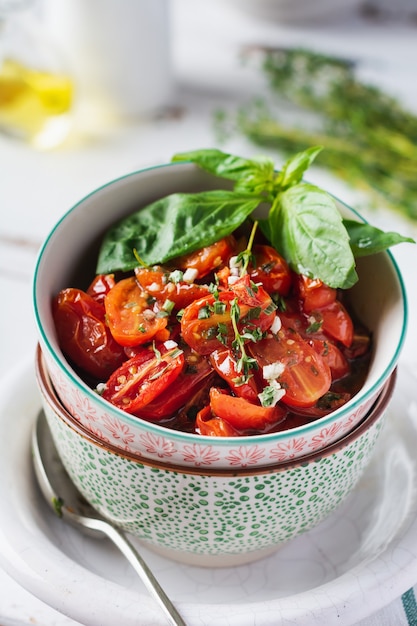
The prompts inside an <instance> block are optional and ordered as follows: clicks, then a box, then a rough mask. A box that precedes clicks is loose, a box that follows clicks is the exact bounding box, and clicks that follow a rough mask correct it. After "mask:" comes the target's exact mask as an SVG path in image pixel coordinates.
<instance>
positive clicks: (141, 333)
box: [104, 276, 168, 346]
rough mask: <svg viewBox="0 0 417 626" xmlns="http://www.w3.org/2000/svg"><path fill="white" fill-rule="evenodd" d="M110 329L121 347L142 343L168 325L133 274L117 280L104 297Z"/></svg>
mask: <svg viewBox="0 0 417 626" xmlns="http://www.w3.org/2000/svg"><path fill="white" fill-rule="evenodd" d="M104 306H105V309H106V319H107V323H108V325H109V328H110V332H111V334H112V335H113V337H114V338H115V339H116V341H117V342H118V343H119V344H120V345H121V346H137V345H139V344H144V343H147V342H148V341H150V340H151V339H153V338H154V337H155V336H157V335H158V332H159V331H161V330H163V329H164V328H165V327H166V325H167V321H168V319H167V316H163V314H162V312H161V311H160V310H159V309H158V307H156V306H155V305H154V304H152V303H151V304H150V303H149V298H148V295H147V293H146V292H144V291H143V290H142V289H141V288H140V287H139V285H138V283H137V282H136V279H135V277H134V276H131V277H129V278H124V279H123V280H120V281H119V282H118V283H116V285H115V286H114V287H113V289H111V290H110V291H109V293H108V294H107V295H106V297H105V299H104Z"/></svg>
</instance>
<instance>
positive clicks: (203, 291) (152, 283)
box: [135, 266, 210, 311]
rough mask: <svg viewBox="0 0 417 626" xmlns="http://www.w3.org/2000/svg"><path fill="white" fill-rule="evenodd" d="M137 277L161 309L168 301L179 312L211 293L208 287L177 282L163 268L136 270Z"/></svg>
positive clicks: (181, 281) (140, 268)
mask: <svg viewBox="0 0 417 626" xmlns="http://www.w3.org/2000/svg"><path fill="white" fill-rule="evenodd" d="M135 276H136V280H137V281H138V283H139V285H140V286H141V287H142V289H143V290H144V292H146V293H147V294H148V296H149V298H150V299H151V300H152V298H155V300H158V302H159V306H160V307H162V306H163V305H164V303H165V302H166V301H171V302H173V304H174V306H173V309H174V310H177V311H178V310H180V309H184V308H185V307H186V306H188V305H189V304H191V302H194V300H197V299H198V298H202V297H203V296H206V295H208V294H209V293H210V290H209V288H208V285H200V284H198V283H187V282H185V281H183V280H177V281H176V280H175V278H174V277H171V276H172V274H171V273H170V272H168V271H167V270H166V269H164V268H163V267H158V266H157V267H153V268H147V267H139V268H137V269H136V270H135Z"/></svg>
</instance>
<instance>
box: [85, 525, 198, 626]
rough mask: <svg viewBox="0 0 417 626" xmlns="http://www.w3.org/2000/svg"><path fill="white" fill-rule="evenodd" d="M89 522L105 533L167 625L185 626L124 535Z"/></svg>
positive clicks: (111, 527) (113, 528)
mask: <svg viewBox="0 0 417 626" xmlns="http://www.w3.org/2000/svg"><path fill="white" fill-rule="evenodd" d="M89 522H90V524H89V526H90V528H94V529H95V530H100V531H101V532H103V533H105V534H106V535H107V537H108V538H109V539H111V541H112V542H113V543H114V544H115V545H116V546H117V547H118V548H119V550H120V551H121V552H122V553H123V554H124V556H125V557H126V558H127V559H128V561H129V563H130V564H131V565H132V567H133V568H134V569H135V571H136V572H137V574H139V576H140V578H141V579H142V581H143V582H144V584H145V585H146V588H147V589H148V591H149V593H151V594H152V596H153V597H154V598H155V600H156V601H157V602H158V604H159V606H160V607H161V608H162V610H163V611H164V613H165V615H166V617H167V618H168V620H169V623H170V624H173V625H174V626H186V623H185V622H184V620H183V619H182V617H181V615H180V614H179V613H178V611H177V609H176V608H175V606H174V605H173V604H172V602H171V600H170V599H169V598H168V596H167V595H166V593H165V591H164V590H163V589H162V587H161V585H160V584H159V582H158V581H157V579H156V578H155V576H154V574H153V573H152V571H151V570H150V569H149V567H148V565H147V564H146V562H145V561H144V559H143V558H142V557H141V555H140V554H139V553H138V552H137V550H136V548H135V547H134V545H133V544H132V543H131V542H130V541H129V539H128V538H127V537H126V535H125V534H124V533H123V532H121V531H120V530H118V529H117V528H115V527H114V526H112V525H111V524H108V523H107V522H105V521H103V520H99V519H97V520H96V519H89Z"/></svg>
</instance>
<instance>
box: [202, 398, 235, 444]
mask: <svg viewBox="0 0 417 626" xmlns="http://www.w3.org/2000/svg"><path fill="white" fill-rule="evenodd" d="M195 426H196V430H197V432H199V433H200V435H204V436H206V437H238V436H239V433H238V431H237V430H235V429H234V428H233V426H231V425H230V424H229V423H228V422H226V421H225V420H223V419H221V418H220V417H214V416H213V413H212V412H211V408H210V407H209V406H206V407H204V409H201V411H199V412H198V413H197V418H196V421H195Z"/></svg>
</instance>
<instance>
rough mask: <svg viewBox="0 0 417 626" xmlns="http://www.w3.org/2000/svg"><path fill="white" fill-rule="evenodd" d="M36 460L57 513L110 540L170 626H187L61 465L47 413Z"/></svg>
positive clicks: (38, 432) (36, 438)
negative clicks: (130, 566) (125, 559)
mask: <svg viewBox="0 0 417 626" xmlns="http://www.w3.org/2000/svg"><path fill="white" fill-rule="evenodd" d="M32 458H33V466H34V471H35V476H36V479H37V482H38V484H39V487H40V490H41V492H42V494H43V496H44V498H45V500H46V501H47V503H48V504H49V506H50V507H51V509H52V510H53V511H54V513H55V514H56V515H57V516H58V517H60V518H62V519H63V520H65V521H68V522H69V523H71V524H72V525H74V526H77V527H79V528H80V529H82V531H83V532H84V533H87V534H88V535H91V536H93V537H95V538H103V537H107V538H108V539H110V540H111V541H112V542H113V543H114V544H115V545H116V546H117V547H118V548H119V550H120V551H121V552H122V554H123V555H124V556H125V557H126V558H127V559H128V560H129V562H130V564H131V565H132V567H133V568H134V569H135V571H136V572H137V574H139V576H140V578H141V579H142V581H143V582H144V583H145V585H146V587H147V589H148V591H149V592H150V593H151V595H152V596H153V597H154V598H155V600H156V601H157V603H158V604H159V606H160V608H161V609H162V610H163V612H164V614H165V617H166V618H167V619H168V623H169V624H173V625H176V626H185V622H184V620H183V619H182V617H181V615H180V614H179V613H178V611H177V609H176V608H175V606H174V605H173V604H172V602H171V600H170V599H169V598H168V596H167V595H166V593H165V591H164V590H163V589H162V587H161V586H160V584H159V583H158V581H157V579H156V578H155V576H154V575H153V573H152V571H151V570H150V569H149V567H148V565H147V564H146V562H145V561H144V560H143V558H142V557H141V555H140V554H139V553H138V552H137V550H136V548H135V547H134V545H133V544H132V543H131V542H130V541H129V539H128V538H127V536H126V535H125V534H124V533H123V532H122V531H121V530H119V529H118V528H117V527H116V526H114V525H113V524H111V523H110V522H108V521H107V520H106V519H105V518H104V517H103V516H102V515H100V513H98V512H97V511H96V510H95V509H94V507H92V506H91V504H89V503H88V502H87V500H86V499H85V498H84V496H83V495H82V494H81V493H80V492H79V491H78V489H77V487H76V486H75V485H74V483H73V482H72V481H71V478H70V477H69V475H68V473H67V472H66V470H65V468H64V466H63V464H62V462H61V459H60V457H59V454H58V451H57V449H56V447H55V444H54V441H53V439H52V435H51V433H50V430H49V426H48V423H47V421H46V418H45V414H44V413H43V411H41V412H40V413H39V415H38V418H37V420H36V423H35V426H34V429H33V433H32Z"/></svg>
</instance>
